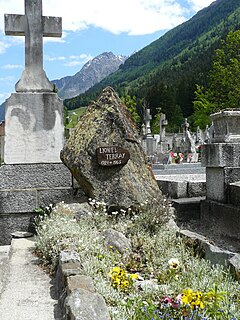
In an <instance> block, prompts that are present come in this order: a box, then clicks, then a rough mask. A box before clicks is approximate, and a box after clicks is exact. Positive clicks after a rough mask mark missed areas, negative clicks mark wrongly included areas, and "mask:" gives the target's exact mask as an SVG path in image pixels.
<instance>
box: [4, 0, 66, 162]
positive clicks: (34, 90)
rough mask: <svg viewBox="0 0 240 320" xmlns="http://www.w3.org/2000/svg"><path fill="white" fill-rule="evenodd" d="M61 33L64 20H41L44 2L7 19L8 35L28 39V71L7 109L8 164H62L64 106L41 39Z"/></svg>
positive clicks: (33, 0) (30, 3)
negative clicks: (47, 69) (47, 67)
mask: <svg viewBox="0 0 240 320" xmlns="http://www.w3.org/2000/svg"><path fill="white" fill-rule="evenodd" d="M61 32H62V26H61V18H55V17H43V16H42V0H31V1H29V0H25V15H15V14H14V15H12V14H6V15H5V33H6V35H13V36H16V35H17V36H19V35H25V70H24V71H23V73H22V77H21V79H20V80H19V81H18V83H17V84H16V91H17V93H12V95H11V96H10V98H9V99H8V100H7V101H6V108H5V121H6V131H5V151H4V162H5V163H7V164H18V163H46V162H60V159H59V153H60V150H61V148H62V146H63V143H64V125H63V105H62V102H61V101H60V100H59V99H58V97H57V95H56V94H55V93H53V85H52V84H51V83H50V81H49V80H48V79H47V76H46V74H45V72H44V70H43V39H42V38H43V36H49V37H52V36H61ZM26 93H27V94H26Z"/></svg>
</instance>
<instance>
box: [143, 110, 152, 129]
mask: <svg viewBox="0 0 240 320" xmlns="http://www.w3.org/2000/svg"><path fill="white" fill-rule="evenodd" d="M151 120H152V116H151V113H150V109H146V112H145V126H146V134H151V124H150V121H151Z"/></svg>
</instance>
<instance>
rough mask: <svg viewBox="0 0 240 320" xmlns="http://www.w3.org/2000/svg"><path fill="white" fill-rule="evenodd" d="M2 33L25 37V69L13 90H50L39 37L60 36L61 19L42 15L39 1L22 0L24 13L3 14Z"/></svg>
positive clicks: (40, 0)
mask: <svg viewBox="0 0 240 320" xmlns="http://www.w3.org/2000/svg"><path fill="white" fill-rule="evenodd" d="M4 18H5V34H6V35H11V36H25V70H24V71H23V73H22V76H21V79H20V80H19V81H18V82H17V84H16V91H17V92H39V91H40V92H46V91H47V92H49V91H50V92H51V91H53V85H52V84H51V82H50V81H49V80H48V78H47V76H46V74H45V72H44V70H43V37H61V35H62V18H59V17H45V16H43V15H42V0H25V15H17V14H5V15H4Z"/></svg>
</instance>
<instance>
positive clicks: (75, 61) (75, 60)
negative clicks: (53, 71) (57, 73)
mask: <svg viewBox="0 0 240 320" xmlns="http://www.w3.org/2000/svg"><path fill="white" fill-rule="evenodd" d="M92 59H93V57H92V56H91V55H90V54H86V53H82V54H80V55H78V56H70V57H69V60H70V61H68V62H66V63H65V64H64V66H65V67H76V66H80V65H84V64H85V63H86V62H88V61H89V60H92ZM71 60H72V61H71Z"/></svg>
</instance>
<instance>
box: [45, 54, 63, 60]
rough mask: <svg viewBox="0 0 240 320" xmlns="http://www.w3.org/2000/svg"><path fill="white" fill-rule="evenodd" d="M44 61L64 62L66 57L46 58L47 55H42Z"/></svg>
mask: <svg viewBox="0 0 240 320" xmlns="http://www.w3.org/2000/svg"><path fill="white" fill-rule="evenodd" d="M44 60H46V61H62V60H66V57H63V56H61V57H55V56H54V57H51V56H48V55H44Z"/></svg>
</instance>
